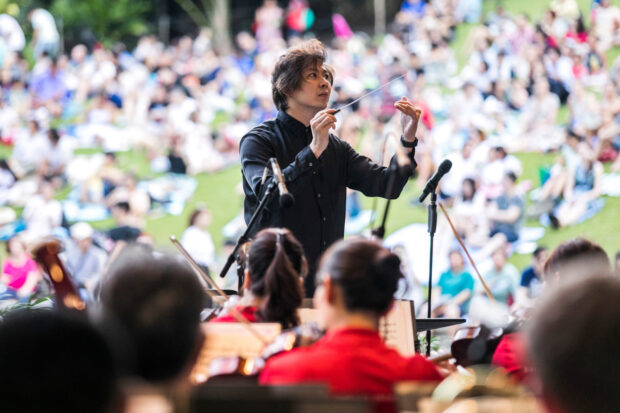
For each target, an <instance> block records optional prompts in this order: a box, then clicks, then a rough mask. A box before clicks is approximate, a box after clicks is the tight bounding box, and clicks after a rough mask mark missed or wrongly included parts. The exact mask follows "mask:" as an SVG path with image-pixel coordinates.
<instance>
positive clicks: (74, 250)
mask: <svg viewBox="0 0 620 413" xmlns="http://www.w3.org/2000/svg"><path fill="white" fill-rule="evenodd" d="M70 233H71V240H72V242H71V243H70V244H69V245H68V246H67V252H66V258H65V261H66V264H67V270H69V273H70V274H71V275H72V276H73V280H74V282H76V283H77V284H78V285H79V286H80V287H84V288H86V290H88V291H92V289H93V287H94V286H95V283H96V282H97V281H98V279H99V276H100V275H101V274H100V273H101V270H102V269H103V267H104V266H105V263H106V260H107V258H108V257H107V254H106V253H105V251H103V250H102V249H101V248H99V247H98V246H96V245H95V244H93V235H94V233H95V232H94V230H93V228H92V227H91V226H90V225H89V224H87V223H86V222H78V223H77V224H73V226H71V231H70Z"/></svg>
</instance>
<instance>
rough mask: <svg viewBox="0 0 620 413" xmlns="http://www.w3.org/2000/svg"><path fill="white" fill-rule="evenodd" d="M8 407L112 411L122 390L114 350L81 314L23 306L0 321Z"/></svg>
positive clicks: (30, 411)
mask: <svg viewBox="0 0 620 413" xmlns="http://www.w3.org/2000/svg"><path fill="white" fill-rule="evenodd" d="M0 365H1V366H2V374H0V389H2V390H0V393H2V394H3V395H4V397H2V408H1V410H2V412H5V413H17V412H19V413H38V412H66V413H73V412H75V413H77V412H83V411H85V410H87V411H89V412H94V413H103V412H106V411H109V408H110V406H111V405H112V404H113V401H114V399H115V395H116V386H115V383H116V375H115V371H114V363H113V359H112V354H111V352H110V349H109V347H108V346H107V344H106V341H105V340H104V338H103V337H102V336H101V335H100V334H99V333H98V332H97V330H96V329H95V328H94V327H93V326H92V325H90V324H89V323H88V322H87V320H86V319H85V318H83V317H79V316H78V315H74V314H69V313H62V312H56V311H50V310H31V311H20V312H17V313H13V314H10V315H9V316H7V317H6V318H5V319H4V320H3V321H2V322H1V323H0Z"/></svg>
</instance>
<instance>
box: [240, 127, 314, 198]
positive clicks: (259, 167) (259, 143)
mask: <svg viewBox="0 0 620 413" xmlns="http://www.w3.org/2000/svg"><path fill="white" fill-rule="evenodd" d="M239 154H240V156H241V170H242V172H243V176H244V177H245V179H246V180H247V181H248V183H249V184H250V186H251V187H252V191H253V192H254V194H255V195H256V196H257V197H259V198H260V197H261V196H262V194H263V192H264V190H265V188H267V186H268V185H269V183H271V181H272V179H273V177H272V176H269V177H268V178H267V179H266V180H265V183H264V184H261V181H262V179H263V172H264V170H265V168H266V167H268V166H269V159H270V158H273V157H274V156H275V153H274V151H273V148H271V147H270V145H269V144H268V143H267V142H266V141H265V139H263V138H261V137H259V136H257V135H246V136H245V137H244V138H243V139H242V141H241V145H240V147H239ZM320 164H321V161H320V160H319V159H317V158H316V157H315V156H314V153H313V152H312V150H311V149H310V146H306V147H304V148H303V149H302V150H301V151H299V153H298V154H297V156H296V157H295V160H294V161H293V162H291V163H290V164H289V165H287V166H286V167H285V168H284V169H282V175H283V177H284V180H285V181H286V186H287V189H288V190H289V191H290V192H293V193H294V192H295V189H296V188H298V187H299V186H300V185H298V183H299V180H300V179H299V178H300V177H301V176H303V175H305V174H307V173H309V172H312V171H313V170H317V169H318V168H319V167H320Z"/></svg>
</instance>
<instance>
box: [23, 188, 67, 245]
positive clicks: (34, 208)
mask: <svg viewBox="0 0 620 413" xmlns="http://www.w3.org/2000/svg"><path fill="white" fill-rule="evenodd" d="M54 195H55V190H54V186H53V185H52V183H51V182H50V181H49V180H46V179H42V180H41V181H40V183H39V194H38V195H35V196H33V197H31V198H30V199H28V201H27V202H26V206H25V207H24V211H23V212H22V218H23V220H24V221H26V231H24V232H25V234H24V237H25V239H26V240H27V241H28V242H35V241H38V240H39V239H40V238H42V237H46V236H48V235H51V234H52V231H53V230H54V229H55V228H58V227H59V226H60V225H61V224H62V205H61V204H60V202H59V201H58V200H56V199H54Z"/></svg>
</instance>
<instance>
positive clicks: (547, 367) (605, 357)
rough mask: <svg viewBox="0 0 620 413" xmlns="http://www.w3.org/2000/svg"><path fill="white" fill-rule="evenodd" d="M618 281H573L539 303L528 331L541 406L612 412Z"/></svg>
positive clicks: (619, 362)
mask: <svg viewBox="0 0 620 413" xmlns="http://www.w3.org/2000/svg"><path fill="white" fill-rule="evenodd" d="M618 297H620V280H618V278H616V277H603V276H600V277H596V276H595V277H593V278H588V279H581V280H573V282H569V283H568V284H566V285H563V286H561V287H560V288H558V290H556V291H554V293H553V294H550V295H549V296H548V297H545V299H543V300H542V302H541V303H540V305H539V306H538V308H537V310H536V312H535V313H534V315H533V317H532V320H531V323H530V325H529V327H528V329H527V342H528V347H529V350H530V358H531V360H532V363H533V365H534V367H535V369H536V372H537V376H538V377H539V380H540V382H541V387H542V399H543V403H544V404H545V405H546V406H547V408H548V411H551V412H558V413H590V412H616V411H618V408H619V406H620V393H619V392H618V391H617V384H618V372H619V371H620V357H618V354H617V352H618V340H620V324H619V323H618V320H619V319H620V307H619V306H618Z"/></svg>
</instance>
